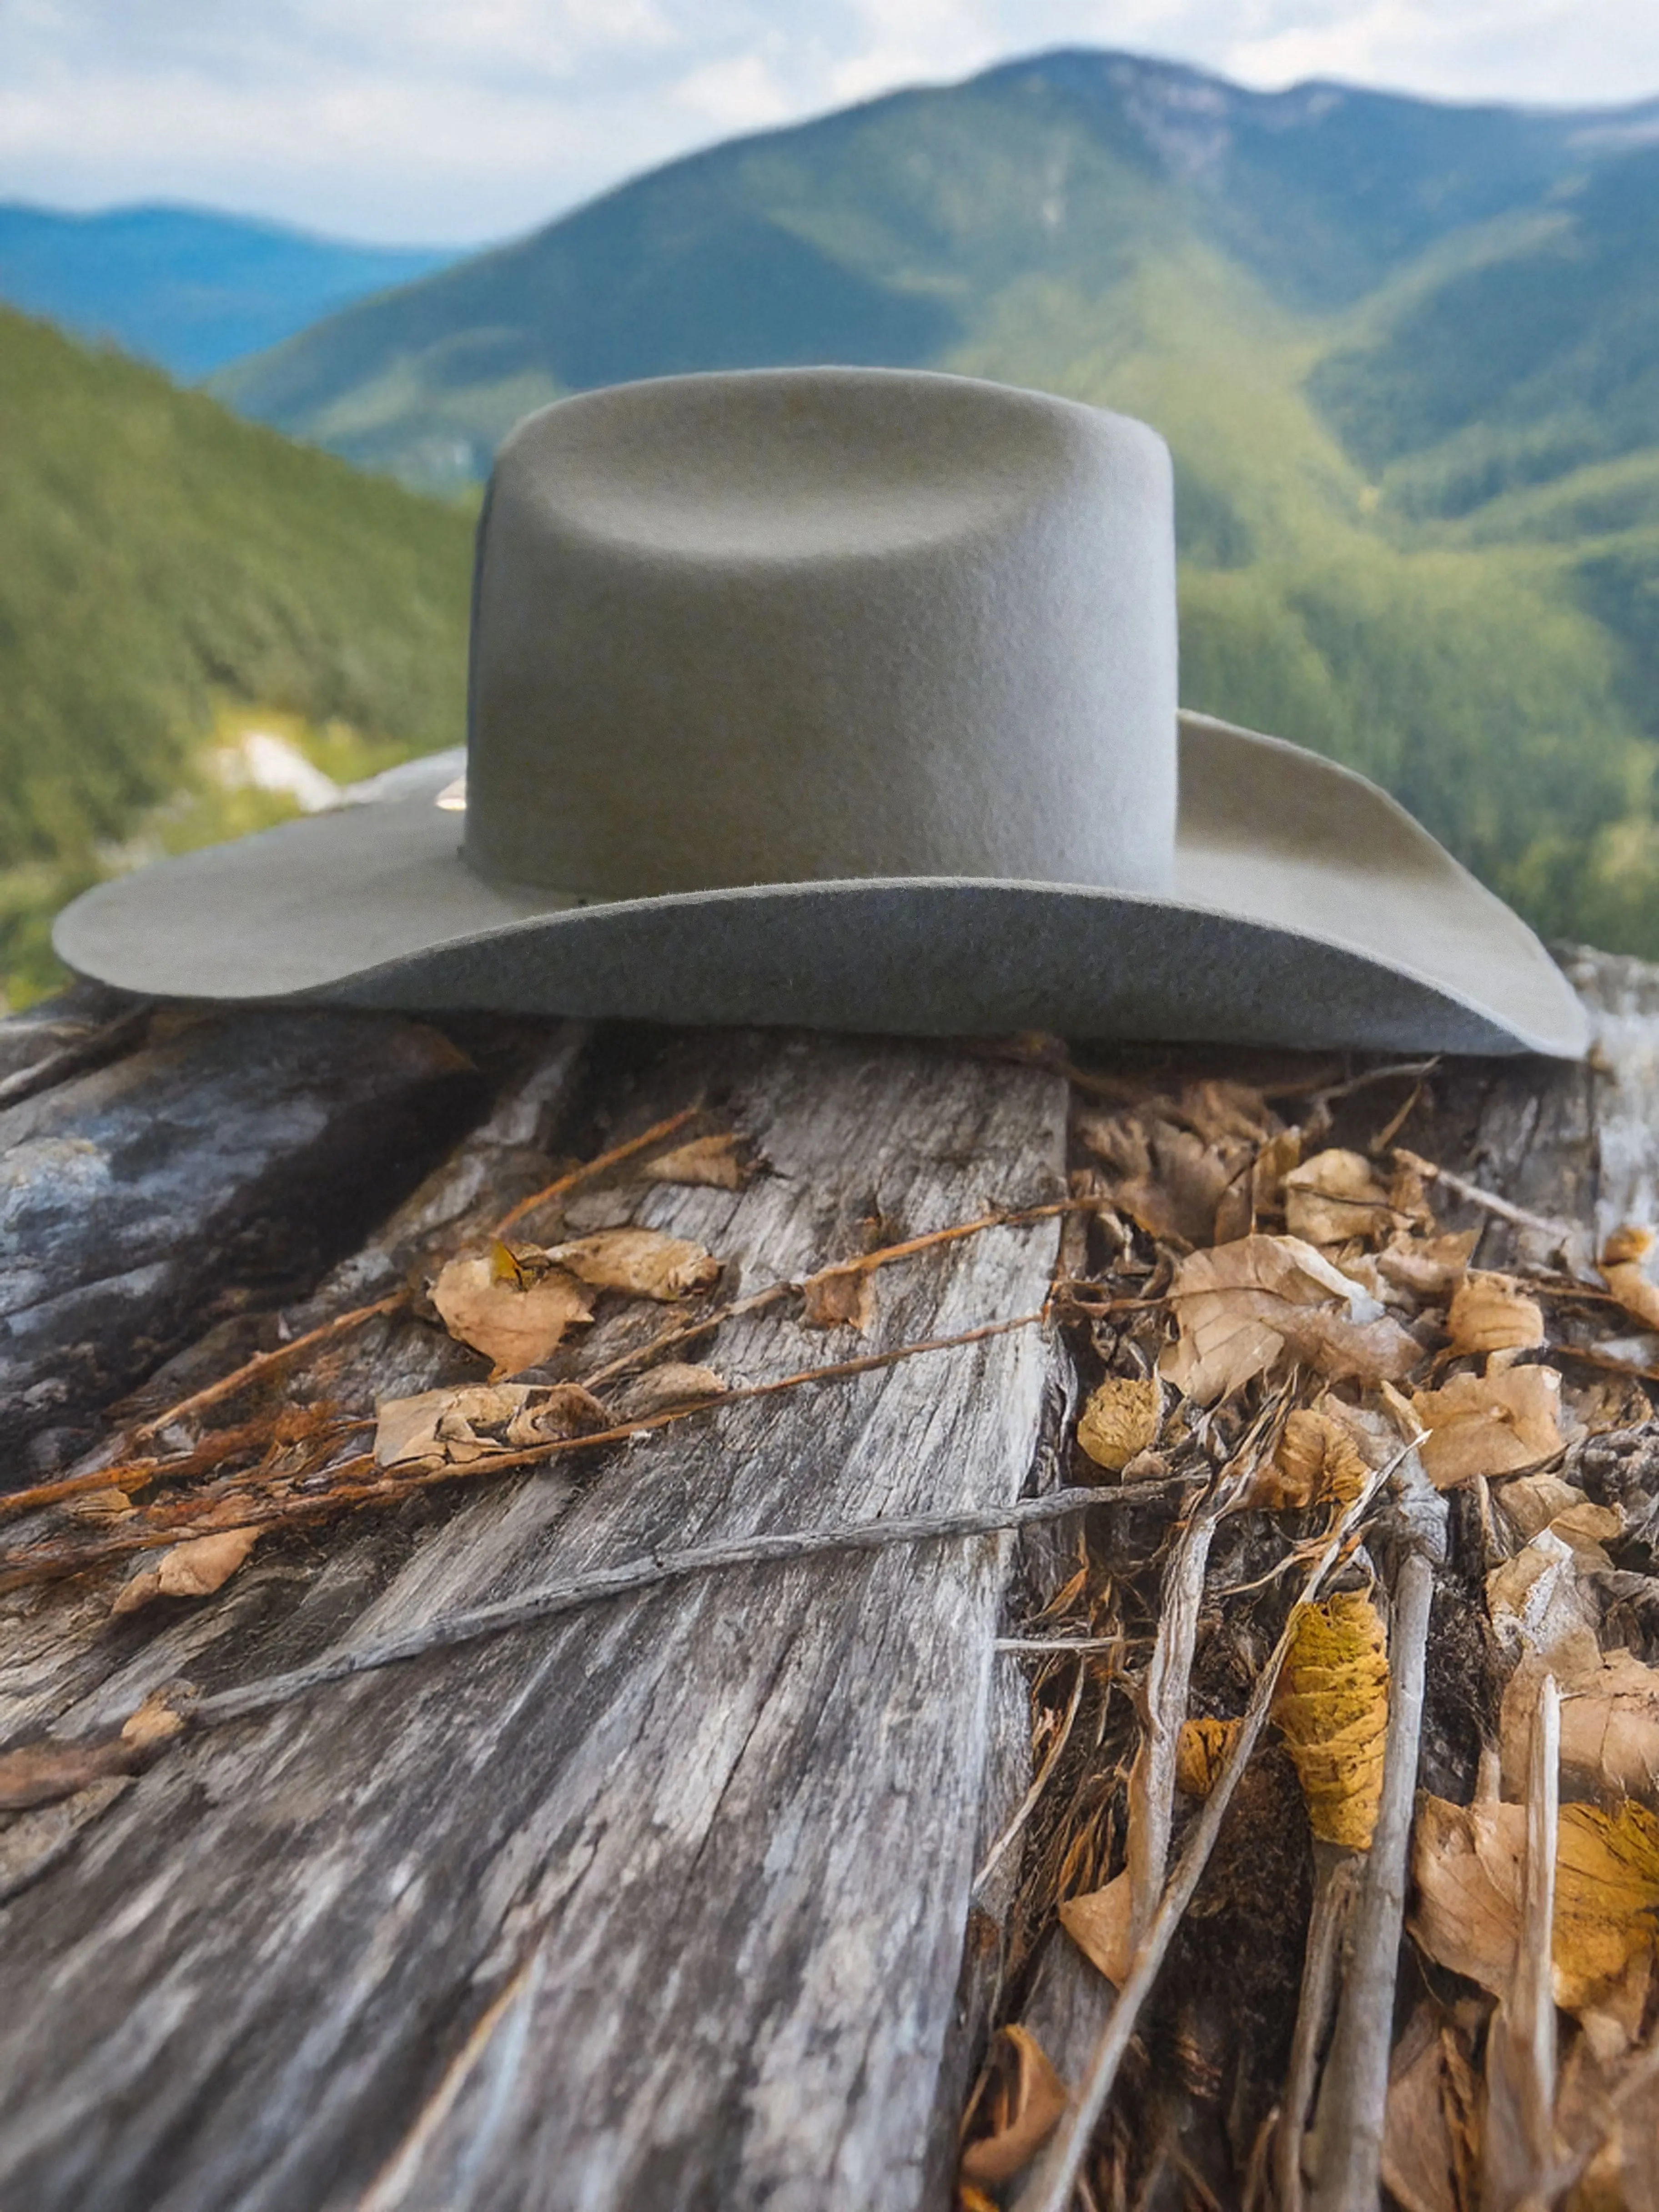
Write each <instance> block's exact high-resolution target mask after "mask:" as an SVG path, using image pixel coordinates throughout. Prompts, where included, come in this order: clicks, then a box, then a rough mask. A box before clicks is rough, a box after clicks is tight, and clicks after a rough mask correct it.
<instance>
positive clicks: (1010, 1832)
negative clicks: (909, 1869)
mask: <svg viewBox="0 0 1659 2212" xmlns="http://www.w3.org/2000/svg"><path fill="white" fill-rule="evenodd" d="M1088 1679H1089V1670H1088V1668H1086V1667H1085V1665H1084V1663H1083V1662H1082V1660H1081V1659H1079V1661H1078V1662H1077V1666H1076V1668H1074V1670H1073V1682H1072V1697H1071V1702H1070V1704H1069V1705H1067V1706H1066V1717H1065V1719H1064V1720H1063V1721H1061V1723H1060V1734H1059V1735H1057V1736H1056V1737H1055V1738H1054V1741H1053V1742H1052V1743H1051V1744H1050V1745H1049V1747H1048V1753H1047V1756H1046V1757H1045V1758H1044V1759H1043V1762H1042V1765H1041V1766H1040V1767H1038V1769H1037V1771H1036V1776H1035V1777H1034V1778H1033V1780H1032V1783H1031V1786H1030V1789H1029V1790H1027V1791H1026V1793H1025V1795H1024V1798H1022V1800H1021V1801H1020V1804H1019V1808H1018V1811H1017V1812H1016V1813H1015V1814H1014V1817H1013V1819H1012V1820H1010V1821H1009V1823H1008V1825H1007V1826H1006V1828H1005V1829H1004V1830H1003V1832H1002V1833H1001V1834H1000V1836H999V1837H998V1838H997V1839H996V1841H995V1843H994V1844H992V1846H991V1848H990V1850H988V1851H987V1853H986V1854H985V1860H984V1863H983V1865H981V1868H980V1870H979V1872H978V1873H977V1874H976V1875H975V1876H974V1889H973V1893H974V1894H975V1896H977V1895H978V1893H980V1891H981V1890H982V1889H983V1888H984V1887H985V1885H986V1883H987V1881H989V1880H990V1879H991V1876H992V1875H994V1873H995V1872H996V1870H997V1869H998V1868H999V1867H1000V1865H1001V1863H1002V1862H1003V1859H1004V1857H1005V1856H1006V1853H1007V1850H1008V1848H1009V1846H1010V1844H1012V1843H1013V1842H1014V1840H1015V1838H1017V1837H1018V1836H1019V1835H1020V1834H1021V1833H1022V1832H1024V1826H1025V1823H1026V1822H1027V1821H1028V1820H1030V1817H1031V1815H1032V1814H1033V1813H1034V1812H1035V1811H1036V1808H1037V1804H1038V1801H1039V1800H1040V1799H1041V1797H1042V1793H1043V1791H1044V1790H1046V1789H1047V1788H1048V1781H1049V1778H1050V1776H1051V1775H1052V1774H1053V1773H1054V1769H1055V1767H1056V1766H1058V1765H1059V1764H1060V1753H1062V1752H1063V1751H1064V1750H1065V1748H1066V1745H1067V1744H1068V1743H1069V1742H1070V1741H1071V1740H1072V1723H1073V1721H1075V1720H1076V1718H1077V1709H1078V1707H1079V1705H1081V1704H1082V1702H1083V1686H1084V1684H1085V1682H1086V1681H1087V1680H1088Z"/></svg>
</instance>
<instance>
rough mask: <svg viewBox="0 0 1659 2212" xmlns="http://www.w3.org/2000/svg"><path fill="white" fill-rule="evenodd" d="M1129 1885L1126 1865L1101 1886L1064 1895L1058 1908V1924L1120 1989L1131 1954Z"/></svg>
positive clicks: (1132, 1949)
mask: <svg viewBox="0 0 1659 2212" xmlns="http://www.w3.org/2000/svg"><path fill="white" fill-rule="evenodd" d="M1133 1887H1134V1885H1133V1881H1132V1879H1131V1877H1130V1875H1129V1872H1128V1869H1127V1868H1126V1869H1124V1871H1123V1872H1122V1873H1121V1875H1117V1877H1116V1878H1115V1880H1114V1881H1109V1882H1108V1883H1107V1885H1106V1887H1105V1888H1104V1889H1091V1890H1090V1891H1088V1892H1087V1893H1085V1895H1083V1896H1082V1897H1068V1898H1066V1899H1063V1900H1062V1901H1061V1904H1060V1926H1061V1927H1062V1928H1063V1929H1065V1930H1066V1934H1067V1935H1068V1936H1070V1937H1071V1939H1072V1941H1073V1942H1074V1943H1075V1944H1076V1945H1077V1947H1078V1948H1079V1951H1081V1952H1082V1954H1083V1955H1084V1957H1085V1959H1087V1960H1089V1962H1090V1964H1091V1966H1097V1967H1098V1968H1099V1970H1100V1972H1102V1973H1103V1974H1104V1975H1105V1977H1106V1978H1107V1980H1108V1981H1109V1982H1110V1983H1111V1984H1112V1986H1113V1987H1114V1988H1115V1989H1120V1990H1121V1988H1122V1986H1123V1984H1124V1983H1125V1982H1126V1981H1127V1979H1128V1978H1129V1961H1130V1960H1131V1959H1132V1958H1133V1956H1134V1947H1133V1944H1132V1943H1131V1942H1130V1941H1129V1920H1130V1912H1131V1909H1132V1907H1133V1902H1134V1899H1133Z"/></svg>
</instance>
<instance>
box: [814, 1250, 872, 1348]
mask: <svg viewBox="0 0 1659 2212" xmlns="http://www.w3.org/2000/svg"><path fill="white" fill-rule="evenodd" d="M801 1289H802V1296H801V1318H802V1320H803V1321H804V1322H805V1323H806V1325H807V1327H808V1328H855V1329H857V1331H858V1333H859V1334H860V1336H867V1335H868V1334H869V1333H870V1324H871V1322H872V1321H873V1320H874V1319H875V1317H876V1285H875V1278H874V1275H873V1273H872V1270H871V1269H870V1268H868V1267H858V1268H836V1270H835V1271H834V1272H833V1273H828V1274H822V1275H809V1276H808V1277H807V1279H806V1280H805V1283H804V1284H803V1285H802V1286H801Z"/></svg>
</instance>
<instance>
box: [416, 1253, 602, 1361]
mask: <svg viewBox="0 0 1659 2212" xmlns="http://www.w3.org/2000/svg"><path fill="white" fill-rule="evenodd" d="M432 1303H433V1304H434V1305H435V1307H436V1308H437V1309H438V1312H439V1314H440V1315H441V1317H442V1320H443V1324H444V1327H445V1328H447V1330H448V1331H449V1333H450V1334H451V1335H452V1336H453V1337H454V1338H456V1339H457V1340H459V1342H460V1343H462V1344H470V1345H471V1346H472V1348H473V1350H474V1351H475V1352H483V1355H484V1357H485V1358H486V1359H489V1360H490V1361H491V1362H492V1363H493V1370H494V1371H493V1376H492V1379H493V1380H495V1381H496V1382H500V1381H501V1380H502V1379H503V1378H504V1377H505V1376H509V1375H518V1374H521V1373H522V1372H523V1370H525V1369H526V1367H536V1366H539V1365H540V1364H541V1362H542V1361H543V1360H544V1359H545V1358H547V1357H548V1356H549V1354H550V1352H554V1351H556V1349H557V1348H558V1346H559V1345H560V1343H561V1342H562V1340H563V1337H564V1333H565V1331H566V1330H567V1329H568V1328H574V1327H575V1326H576V1325H577V1324H578V1323H579V1322H586V1321H592V1318H593V1304H592V1299H591V1298H590V1297H588V1295H587V1292H586V1291H585V1290H584V1289H583V1288H582V1286H581V1285H580V1283H578V1282H577V1281H576V1280H575V1279H574V1277H573V1276H571V1275H568V1274H566V1273H562V1272H561V1271H559V1270H558V1269H554V1270H553V1271H552V1272H550V1273H548V1274H546V1275H544V1277H543V1278H542V1279H541V1280H540V1281H538V1282H532V1283H530V1285H529V1286H528V1287H527V1288H525V1289H520V1286H519V1284H518V1282H517V1281H515V1280H511V1279H508V1280H503V1279H501V1277H499V1276H498V1275H497V1274H496V1273H495V1270H494V1267H493V1264H492V1262H491V1261H489V1259H487V1258H486V1259H473V1260H451V1261H449V1262H448V1264H447V1266H446V1267H444V1269H443V1271H442V1273H441V1274H440V1275H439V1277H438V1279H437V1281H436V1282H435V1284H434V1285H433V1286H432Z"/></svg>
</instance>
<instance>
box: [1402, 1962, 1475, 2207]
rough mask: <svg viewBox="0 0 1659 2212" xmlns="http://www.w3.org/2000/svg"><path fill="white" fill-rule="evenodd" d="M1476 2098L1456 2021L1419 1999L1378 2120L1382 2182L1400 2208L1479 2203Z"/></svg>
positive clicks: (1473, 2082) (1466, 2053)
mask: <svg viewBox="0 0 1659 2212" xmlns="http://www.w3.org/2000/svg"><path fill="white" fill-rule="evenodd" d="M1481 2101H1482V2100H1481V2099H1480V2088H1479V2084H1478V2082H1477V2080H1476V2076H1475V2072H1474V2067H1473V2065H1472V2064H1471V2063H1470V2061H1469V2055H1468V2051H1467V2049H1466V2048H1465V2045H1464V2041H1463V2039H1462V2036H1461V2035H1460V2034H1459V2033H1458V2031H1457V2027H1456V2024H1455V2022H1454V2021H1451V2020H1450V2019H1449V2018H1447V2016H1446V2015H1444V2014H1443V2012H1442V2010H1441V2008H1440V2007H1439V2006H1438V2005H1437V2004H1436V2003H1435V2002H1434V2001H1433V2000H1432V1998H1427V1999H1425V2001H1424V2002H1423V2003H1422V2004H1421V2005H1420V2006H1419V2008H1418V2010H1417V2012H1416V2014H1415V2015H1413V2018H1412V2021H1411V2022H1410V2024H1409V2025H1408V2026H1407V2029H1406V2033H1404V2035H1402V2036H1401V2039H1400V2045H1399V2048H1398V2049H1397V2050H1396V2051H1395V2056H1394V2060H1393V2062H1392V2065H1391V2068H1390V2074H1389V2102H1388V2108H1387V2115H1386V2118H1385V2119H1384V2123H1383V2185H1384V2187H1385V2188H1386V2189H1387V2190H1388V2191H1389V2195H1390V2196H1391V2197H1393V2198H1394V2199H1395V2201H1396V2203H1399V2205H1400V2206H1401V2212H1468V2208H1471V2207H1473V2206H1474V2204H1476V2203H1478V2202H1479V2190H1478V2187H1477V2185H1476V2176H1477V2172H1478V2166H1477V2159H1476V2155H1475V2154H1476V2149H1477V2145H1478V2129H1479V2124H1480V2103H1481Z"/></svg>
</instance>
